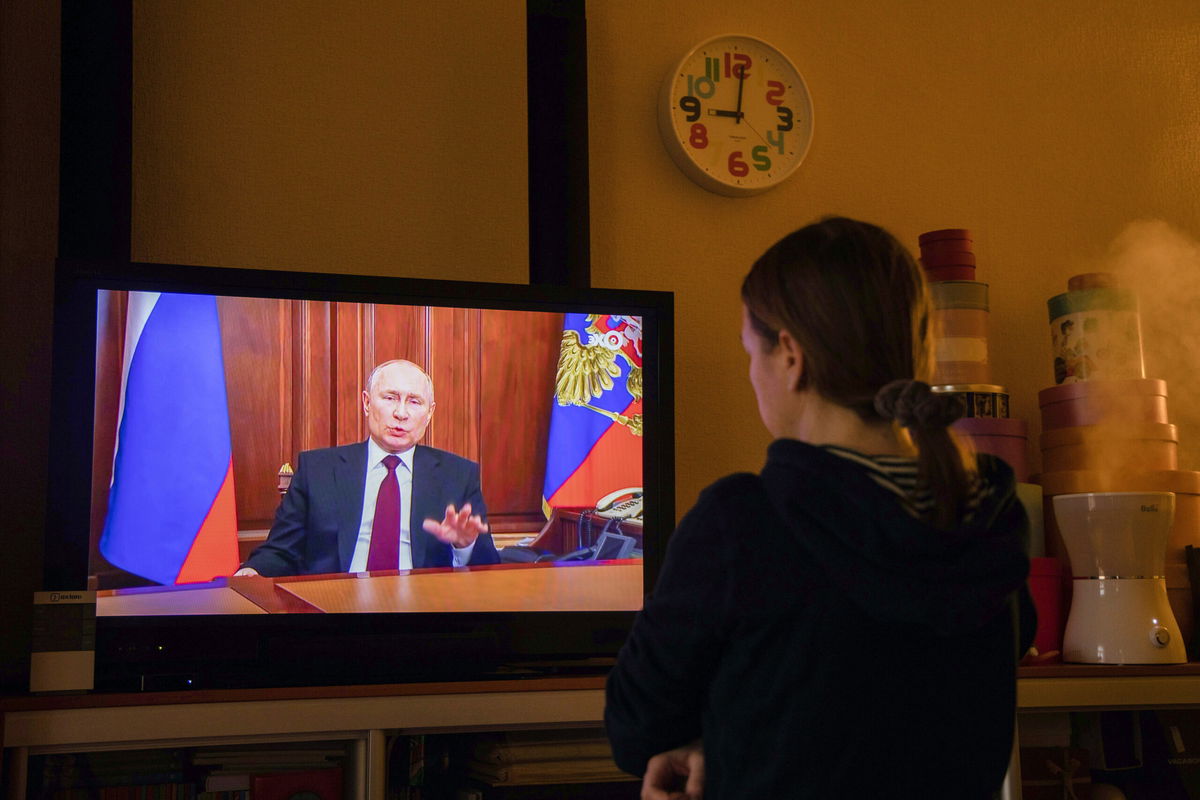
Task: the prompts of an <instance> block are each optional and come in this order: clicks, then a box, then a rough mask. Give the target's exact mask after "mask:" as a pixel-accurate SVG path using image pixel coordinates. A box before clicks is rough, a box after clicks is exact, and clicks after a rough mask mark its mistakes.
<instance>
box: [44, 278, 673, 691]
mask: <svg viewBox="0 0 1200 800" xmlns="http://www.w3.org/2000/svg"><path fill="white" fill-rule="evenodd" d="M57 292H58V293H57V298H56V312H55V337H56V338H55V349H54V353H55V356H54V358H55V363H54V364H53V368H54V386H55V389H54V397H55V409H54V412H53V413H54V415H55V416H54V418H55V420H56V426H55V429H54V430H55V436H54V441H53V442H52V443H51V447H52V452H54V453H61V454H63V457H62V458H56V459H54V461H55V467H54V470H55V474H54V475H52V478H51V482H50V485H51V497H50V516H49V520H48V529H47V534H46V554H47V560H46V565H47V566H46V579H45V583H46V588H47V589H53V590H60V589H75V588H90V589H94V590H96V591H97V623H98V628H97V687H98V688H100V689H106V688H107V689H150V688H171V687H180V688H182V687H192V688H195V687H205V686H214V687H215V686H270V685H299V684H321V683H360V682H389V681H402V680H458V679H464V678H480V677H487V676H490V675H514V674H518V675H519V674H530V675H534V674H544V673H545V672H546V671H550V672H555V671H561V670H563V669H573V668H575V667H579V668H584V669H586V668H588V665H592V666H595V665H603V663H605V659H608V658H611V656H612V655H614V654H615V652H616V649H617V648H618V647H619V645H620V642H621V640H622V639H623V635H624V632H625V630H627V628H628V625H629V623H630V622H631V621H632V615H633V613H634V612H636V610H637V609H639V608H640V607H641V602H642V597H643V595H644V594H645V592H646V591H647V590H648V589H649V587H650V585H651V584H652V582H653V579H654V575H655V573H656V571H657V566H658V563H659V560H660V558H661V551H662V547H663V544H664V542H665V537H666V534H667V532H668V531H669V530H670V528H671V525H672V524H673V515H674V510H673V469H672V457H673V452H672V441H673V420H672V413H671V401H672V395H671V381H672V375H671V321H672V301H671V296H670V295H669V294H668V293H660V292H642V291H621V290H598V289H566V288H561V287H546V286H527V285H502V284H481V283H462V282H450V281H416V280H406V279H400V278H388V277H373V276H353V275H340V274H316V273H299V272H291V271H284V270H242V269H226V268H204V267H187V266H181V265H156V264H116V265H114V264H95V263H77V262H61V263H60V264H59V271H58V289H57ZM377 368H379V369H378V370H377ZM388 452H396V453H398V454H399V455H398V458H396V459H395V460H394V463H391V464H390V466H389V462H388V461H387V460H385V461H382V462H381V461H380V456H382V455H386V454H387V453H388ZM393 474H394V478H395V481H394V482H392V478H393ZM383 484H387V485H386V487H385V486H383ZM393 487H395V488H393ZM385 489H386V493H388V495H389V498H388V499H387V500H386V501H385V500H384V499H383V498H384V493H385ZM377 498H378V499H377ZM393 498H394V499H393ZM468 505H469V506H470V508H469V509H468ZM389 520H392V522H391V523H389V524H391V525H392V528H393V529H394V527H395V525H396V524H397V523H398V524H399V526H400V527H399V536H398V537H393V538H392V539H390V540H388V539H386V537H384V536H380V535H377V534H375V533H373V532H372V525H373V523H375V524H378V525H381V526H382V528H383V529H387V527H388V526H387V524H385V523H387V521H389ZM385 540H387V541H390V542H391V544H390V549H389V550H387V551H385V552H377V551H376V549H377V547H380V548H381V549H382V545H378V544H377V543H379V542H383V541H385ZM356 653H361V654H363V657H362V658H358V657H355V656H354V655H353V654H356Z"/></svg>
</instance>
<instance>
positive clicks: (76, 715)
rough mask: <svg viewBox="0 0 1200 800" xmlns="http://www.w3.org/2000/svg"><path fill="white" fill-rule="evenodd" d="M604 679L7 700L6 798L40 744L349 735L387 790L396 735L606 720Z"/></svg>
mask: <svg viewBox="0 0 1200 800" xmlns="http://www.w3.org/2000/svg"><path fill="white" fill-rule="evenodd" d="M603 687H604V678H603V676H602V675H596V674H593V675H591V676H586V677H570V678H525V679H521V680H496V681H479V682H472V683H422V684H393V685H379V686H325V687H304V688H288V689H226V690H210V691H193V692H153V693H138V694H88V695H57V696H43V697H13V698H4V699H0V715H2V716H0V723H2V725H3V727H2V728H0V731H2V742H3V746H4V748H5V752H6V758H5V768H4V785H5V798H6V800H24V798H25V790H26V785H27V778H28V776H27V775H26V773H25V769H26V763H27V760H28V758H29V756H31V755H35V754H39V753H49V752H82V751H92V750H116V749H130V750H133V749H143V748H145V749H150V748H171V747H197V746H208V745H218V744H245V745H246V746H247V747H250V746H253V745H255V744H264V743H271V742H289V741H291V742H295V741H325V740H328V741H342V742H348V743H349V752H350V755H351V757H350V759H349V760H348V763H347V771H348V772H349V773H350V781H349V784H348V785H349V786H350V787H352V792H351V794H350V795H349V796H350V797H352V798H358V799H359V800H382V798H383V797H384V785H385V778H386V774H385V773H386V761H385V756H386V752H385V750H386V747H385V743H386V734H387V733H389V732H405V733H460V732H461V733H465V732H472V731H489V730H531V729H538V728H598V727H599V726H600V724H601V721H602V719H603V709H604V690H603Z"/></svg>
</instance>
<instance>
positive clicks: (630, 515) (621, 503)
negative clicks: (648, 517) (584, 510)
mask: <svg viewBox="0 0 1200 800" xmlns="http://www.w3.org/2000/svg"><path fill="white" fill-rule="evenodd" d="M595 514H596V516H598V517H603V518H604V519H618V520H620V519H641V517H642V487H640V486H631V487H629V488H628V489H618V490H617V491H615V492H609V493H608V494H606V495H604V497H601V498H600V499H599V500H597V501H596V510H595Z"/></svg>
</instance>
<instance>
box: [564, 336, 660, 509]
mask: <svg viewBox="0 0 1200 800" xmlns="http://www.w3.org/2000/svg"><path fill="white" fill-rule="evenodd" d="M563 333H564V344H563V348H562V353H561V355H560V358H559V366H558V373H559V375H558V377H559V382H560V385H561V383H562V379H563V378H564V372H567V371H572V370H573V371H574V372H575V373H576V376H575V377H582V376H580V375H579V373H580V371H581V370H582V371H585V372H586V373H587V376H586V377H587V379H588V380H590V382H591V384H592V385H593V386H597V387H598V386H599V385H600V384H601V383H607V384H610V386H609V388H607V389H605V390H604V391H602V392H600V394H599V396H593V397H592V398H591V399H588V400H587V402H585V403H580V402H576V401H579V400H580V397H579V396H573V397H570V398H564V397H563V396H562V394H561V393H560V394H559V395H558V396H557V397H556V402H555V403H554V406H553V408H552V410H551V412H550V436H549V447H548V449H547V453H546V480H545V484H544V485H543V487H542V504H543V510H544V511H545V512H546V515H547V516H549V515H550V512H551V509H553V508H557V507H560V506H568V507H582V508H594V507H595V506H596V504H597V502H598V501H599V500H600V499H601V498H603V497H604V496H605V495H607V494H609V493H610V492H616V491H619V490H621V489H638V490H640V489H641V486H642V436H641V412H642V398H641V367H642V349H641V348H642V332H641V320H640V319H639V318H637V317H621V316H617V315H608V314H603V315H588V314H567V315H565V319H564V322H563ZM607 355H611V359H609V358H607ZM606 361H607V362H608V363H610V364H611V365H613V367H612V368H611V371H607V372H606V373H605V374H607V376H608V378H607V380H605V379H604V378H603V376H600V375H599V373H598V372H597V371H596V369H595V368H594V367H595V365H597V364H601V363H604V362H606ZM614 372H615V373H616V374H614ZM631 373H636V374H635V375H634V377H633V380H632V381H631V380H630V374H631ZM622 418H623V419H624V420H626V421H636V425H631V424H628V422H622V421H621V419H622Z"/></svg>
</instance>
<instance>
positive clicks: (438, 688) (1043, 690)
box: [0, 664, 1200, 800]
mask: <svg viewBox="0 0 1200 800" xmlns="http://www.w3.org/2000/svg"><path fill="white" fill-rule="evenodd" d="M1017 697H1018V701H1017V702H1018V707H1019V711H1020V712H1021V713H1038V712H1048V711H1078V710H1089V709H1133V708H1167V707H1170V708H1197V709H1200V664H1187V665H1181V666H1173V667H1103V666H1097V667H1093V666H1049V667H1023V668H1021V670H1020V672H1019V677H1018V682H1017ZM603 712H604V678H603V676H591V677H573V678H530V679H523V680H506V681H486V682H479V683H428V684H400V685H386V686H331V687H311V688H294V689H263V690H259V689H245V690H217V691H192V692H158V693H147V694H112V695H104V694H96V695H87V694H84V695H58V696H44V697H10V698H2V699H0V714H2V716H0V743H2V744H3V747H4V748H5V750H6V755H7V756H8V757H7V759H6V765H7V768H6V770H5V775H4V778H5V786H6V795H5V796H6V797H7V798H8V800H24V793H25V792H24V790H25V785H26V776H25V774H24V769H25V765H26V761H27V759H28V758H29V756H31V755H36V754H40V753H52V752H79V751H91V750H112V749H140V748H161V747H190V746H205V745H213V744H239V743H244V744H246V745H247V746H252V745H253V744H255V743H269V742H286V741H317V740H329V741H345V742H349V743H351V746H350V752H351V753H352V761H353V763H352V764H351V765H349V768H350V770H351V772H352V775H353V779H352V782H351V785H352V786H353V787H354V796H355V797H357V798H361V799H362V800H381V798H382V797H383V787H384V779H385V774H384V773H385V763H384V756H385V752H384V747H385V737H386V734H388V733H392V732H402V733H455V732H470V731H487V730H530V729H536V728H596V727H598V726H600V725H601V722H602V719H603Z"/></svg>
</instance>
